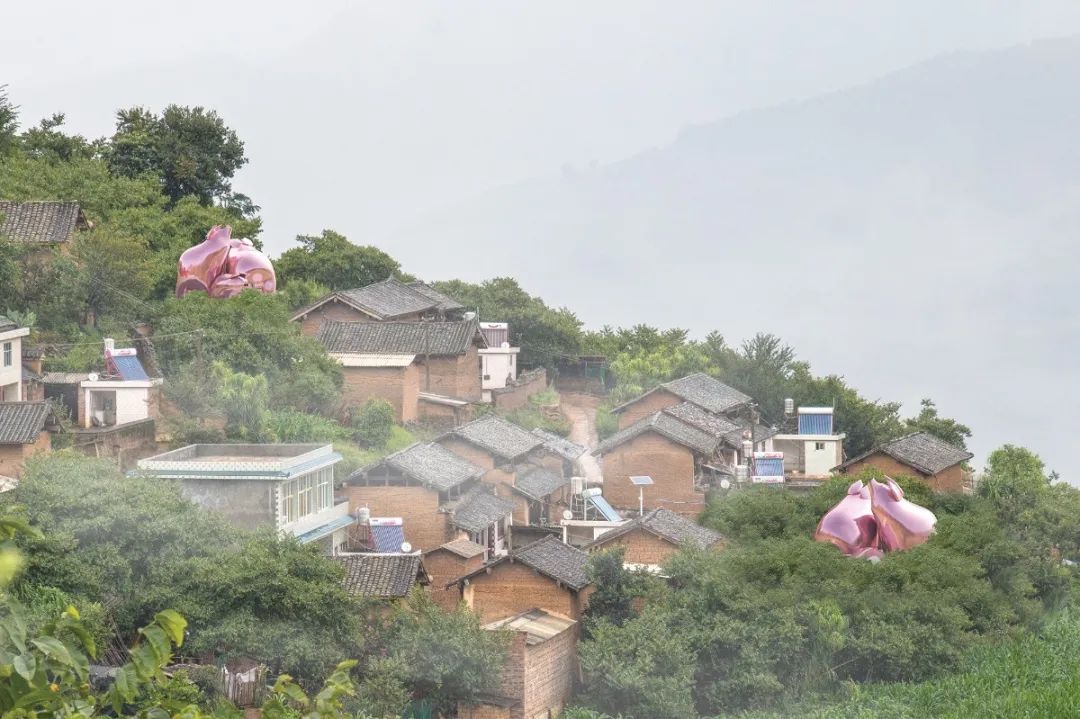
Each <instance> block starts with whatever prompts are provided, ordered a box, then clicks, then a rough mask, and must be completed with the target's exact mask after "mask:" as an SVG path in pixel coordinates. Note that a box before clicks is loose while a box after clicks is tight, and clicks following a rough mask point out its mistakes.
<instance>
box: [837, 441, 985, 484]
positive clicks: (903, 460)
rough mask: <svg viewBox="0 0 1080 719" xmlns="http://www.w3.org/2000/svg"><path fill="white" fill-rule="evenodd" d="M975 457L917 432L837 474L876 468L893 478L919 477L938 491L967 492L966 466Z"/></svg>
mask: <svg viewBox="0 0 1080 719" xmlns="http://www.w3.org/2000/svg"><path fill="white" fill-rule="evenodd" d="M974 456H975V455H973V454H972V453H971V452H968V451H966V450H963V449H960V448H959V447H956V446H954V445H951V444H949V443H948V442H946V441H944V440H942V439H938V438H937V437H935V436H934V435H932V434H930V433H929V432H914V433H912V434H909V435H905V436H903V437H900V438H899V439H894V440H892V441H891V442H886V443H885V444H883V445H881V446H880V447H876V448H874V449H872V450H870V451H869V452H865V453H863V454H860V455H859V456H858V457H853V458H851V459H849V460H848V461H846V462H844V463H843V464H841V465H839V466H837V467H835V468H834V471H837V472H840V473H841V474H858V473H859V472H861V471H862V470H864V469H868V468H873V469H876V470H878V471H880V472H882V473H884V474H885V475H886V476H889V477H900V476H912V477H918V478H920V479H922V480H925V481H926V483H927V484H929V485H930V488H931V489H933V490H934V491H936V492H964V491H968V490H970V489H971V480H972V476H971V472H970V471H969V470H968V469H966V468H965V466H964V463H965V462H967V461H968V460H969V459H971V458H972V457H974Z"/></svg>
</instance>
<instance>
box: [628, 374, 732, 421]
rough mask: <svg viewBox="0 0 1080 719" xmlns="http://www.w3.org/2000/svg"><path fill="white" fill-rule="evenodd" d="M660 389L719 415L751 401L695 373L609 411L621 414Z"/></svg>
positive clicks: (715, 380)
mask: <svg viewBox="0 0 1080 719" xmlns="http://www.w3.org/2000/svg"><path fill="white" fill-rule="evenodd" d="M661 389H665V390H667V391H668V392H671V393H672V394H673V395H675V396H676V397H680V398H681V399H684V400H686V401H687V402H693V403H694V404H696V405H697V406H699V407H701V408H702V409H707V410H709V411H710V412H717V413H721V414H722V413H724V412H727V411H729V410H733V409H735V408H736V407H739V406H741V405H744V404H746V403H748V402H750V401H751V399H752V398H751V397H750V396H749V395H745V394H743V393H742V392H740V391H739V390H737V389H735V388H734V387H729V386H727V385H726V384H724V383H723V382H721V381H720V380H718V379H713V378H712V377H710V376H709V375H707V374H704V373H703V372H697V373H695V374H691V375H687V376H685V377H680V378H679V379H675V380H672V381H670V382H664V383H663V384H662V385H660V386H659V387H656V388H654V389H651V390H649V391H648V392H646V393H645V394H643V395H641V396H639V397H635V398H634V399H632V400H630V401H629V402H624V403H623V404H621V405H619V406H618V407H615V408H614V409H612V410H611V411H612V412H616V413H618V412H621V411H622V410H624V409H626V408H627V407H628V406H630V405H631V404H633V403H634V402H637V401H638V400H639V399H641V398H642V397H644V396H646V395H649V394H652V393H653V392H656V391H658V390H661Z"/></svg>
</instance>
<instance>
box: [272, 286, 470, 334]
mask: <svg viewBox="0 0 1080 719" xmlns="http://www.w3.org/2000/svg"><path fill="white" fill-rule="evenodd" d="M464 309H465V308H464V307H463V306H462V305H461V304H459V303H458V302H456V301H455V300H453V299H452V298H450V297H447V296H446V295H444V294H442V293H441V292H439V291H437V290H435V289H434V288H432V287H429V286H428V285H425V284H424V283H423V282H401V281H399V280H397V279H394V278H393V277H390V278H388V279H385V280H383V281H382V282H375V283H372V284H370V285H367V286H365V287H358V288H356V289H352V290H339V291H337V292H331V293H330V294H327V295H324V296H322V297H320V298H319V299H318V300H316V301H315V302H312V303H311V304H310V305H308V306H307V307H304V308H302V309H300V310H299V311H297V312H296V314H294V315H293V316H292V321H293V322H300V323H301V331H302V332H303V333H304V334H305V335H307V336H309V337H314V336H315V335H316V334H318V332H319V328H320V327H322V325H323V323H324V322H386V321H391V320H393V321H399V322H418V321H421V320H435V321H445V320H455V319H461V315H462V313H463V311H464Z"/></svg>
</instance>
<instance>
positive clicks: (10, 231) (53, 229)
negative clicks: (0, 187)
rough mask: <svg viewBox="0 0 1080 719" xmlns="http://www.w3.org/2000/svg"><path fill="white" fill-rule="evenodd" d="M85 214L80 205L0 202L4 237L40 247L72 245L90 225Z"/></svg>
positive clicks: (0, 216) (72, 203)
mask: <svg viewBox="0 0 1080 719" xmlns="http://www.w3.org/2000/svg"><path fill="white" fill-rule="evenodd" d="M81 215H82V211H81V210H80V209H79V203H78V202H11V201H8V200H0V235H3V236H5V237H8V238H10V239H12V240H14V241H15V242H25V243H27V244H36V245H54V244H59V243H63V242H68V241H70V240H71V235H72V234H73V233H74V232H75V230H76V229H77V228H79V227H80V226H82V225H83V224H85V222H86V220H85V218H81V217H80V216H81Z"/></svg>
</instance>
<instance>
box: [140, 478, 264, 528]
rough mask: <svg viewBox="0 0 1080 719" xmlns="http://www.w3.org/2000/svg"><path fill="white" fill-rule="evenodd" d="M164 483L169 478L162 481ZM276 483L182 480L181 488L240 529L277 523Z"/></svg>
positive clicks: (183, 491) (230, 480) (186, 494)
mask: <svg viewBox="0 0 1080 719" xmlns="http://www.w3.org/2000/svg"><path fill="white" fill-rule="evenodd" d="M161 481H163V482H165V481H169V480H164V479H163V480H161ZM277 485H278V483H277V482H273V481H267V480H236V479H183V480H180V491H181V492H182V493H183V495H184V496H185V497H187V498H188V499H189V500H191V501H192V502H194V503H195V504H198V505H199V506H201V507H205V508H206V509H209V510H212V511H215V512H220V513H221V514H223V515H224V516H225V517H226V518H227V519H228V520H229V521H230V522H231V523H232V524H235V525H236V526H238V527H241V528H242V529H256V528H258V527H275V526H277V497H276V494H275V492H274V490H275V489H276V487H277Z"/></svg>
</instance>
